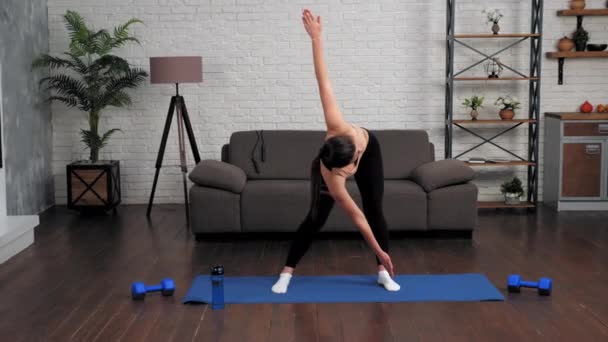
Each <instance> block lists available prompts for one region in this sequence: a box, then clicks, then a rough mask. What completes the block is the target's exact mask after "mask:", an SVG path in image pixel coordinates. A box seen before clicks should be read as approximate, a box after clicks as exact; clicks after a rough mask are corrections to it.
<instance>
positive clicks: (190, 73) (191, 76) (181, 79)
mask: <svg viewBox="0 0 608 342" xmlns="http://www.w3.org/2000/svg"><path fill="white" fill-rule="evenodd" d="M202 81H203V60H202V57H200V56H196V57H191V56H188V57H151V58H150V82H151V83H152V84H175V95H173V96H172V97H171V101H170V103H169V112H168V113H167V118H166V120H165V128H164V130H163V136H162V139H161V142H160V148H159V150H158V156H157V157H156V174H155V175H154V184H153V185H152V192H151V193H150V201H149V202H148V210H147V212H146V216H148V217H149V216H150V212H151V211H152V203H153V202H154V193H155V192H156V185H157V182H158V174H159V173H160V168H161V167H162V164H163V157H164V154H165V147H166V146H167V137H168V136H169V131H170V129H171V123H172V121H173V115H174V113H177V136H178V146H179V160H180V168H181V171H182V179H183V183H184V200H185V204H186V222H189V220H190V209H189V203H188V183H187V180H186V173H187V172H188V167H187V164H186V147H185V141H184V126H185V130H186V134H188V141H189V142H190V148H191V149H192V155H193V156H194V161H195V162H196V163H198V162H200V161H201V157H200V155H199V153H198V148H197V145H196V140H195V139H194V132H193V130H192V124H191V123H190V117H189V116H188V109H187V108H186V102H185V101H184V97H183V96H181V95H180V94H179V84H180V83H201V82H202Z"/></svg>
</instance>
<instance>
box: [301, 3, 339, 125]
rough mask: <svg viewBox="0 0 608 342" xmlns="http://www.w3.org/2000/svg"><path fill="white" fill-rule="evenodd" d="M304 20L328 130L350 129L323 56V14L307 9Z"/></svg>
mask: <svg viewBox="0 0 608 342" xmlns="http://www.w3.org/2000/svg"><path fill="white" fill-rule="evenodd" d="M302 22H303V23H304V28H305V29H306V32H308V35H309V36H310V39H311V41H312V53H313V59H314V64H315V75H316V76H317V83H318V84H319V95H320V96H321V104H322V105H323V113H324V115H325V124H326V125H327V131H328V132H333V133H341V132H344V131H345V130H348V129H349V127H348V124H347V123H346V122H345V121H344V118H343V117H342V113H340V110H339V109H338V104H337V103H336V99H335V97H334V92H333V90H332V88H331V82H330V81H329V76H328V73H327V66H326V65H325V58H324V57H323V42H322V40H321V16H317V18H316V19H315V17H314V15H313V14H312V13H311V12H310V11H309V10H307V9H306V10H304V12H303V13H302Z"/></svg>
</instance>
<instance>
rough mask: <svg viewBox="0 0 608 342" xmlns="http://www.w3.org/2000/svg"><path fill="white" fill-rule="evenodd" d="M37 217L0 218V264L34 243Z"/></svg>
mask: <svg viewBox="0 0 608 342" xmlns="http://www.w3.org/2000/svg"><path fill="white" fill-rule="evenodd" d="M38 223H39V219H38V216H37V215H31V216H5V217H0V264H1V263H3V262H5V261H6V260H8V259H10V258H11V257H13V256H14V255H16V254H17V253H19V252H21V251H22V250H24V249H26V248H27V247H28V246H29V245H31V244H32V243H34V228H35V227H36V226H38Z"/></svg>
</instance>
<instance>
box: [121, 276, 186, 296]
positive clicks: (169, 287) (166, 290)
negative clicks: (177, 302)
mask: <svg viewBox="0 0 608 342" xmlns="http://www.w3.org/2000/svg"><path fill="white" fill-rule="evenodd" d="M157 291H160V293H162V295H163V296H171V295H173V292H175V283H174V282H173V280H172V279H170V278H165V279H163V280H161V282H160V285H150V286H146V285H145V284H144V283H141V282H136V283H133V284H131V296H132V297H133V299H144V297H146V293H148V292H157Z"/></svg>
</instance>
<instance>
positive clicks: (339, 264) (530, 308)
mask: <svg viewBox="0 0 608 342" xmlns="http://www.w3.org/2000/svg"><path fill="white" fill-rule="evenodd" d="M41 222H42V224H41V226H40V227H38V228H37V229H36V242H35V244H34V245H33V246H31V247H30V248H28V249H26V250H25V251H23V252H22V253H20V254H19V255H17V256H16V257H14V258H12V259H11V260H9V261H8V262H6V263H5V264H3V265H0V293H1V297H0V298H1V300H0V340H2V341H45V340H54V341H68V340H77V341H114V340H122V341H141V340H146V341H191V340H195V341H280V342H283V341H435V340H437V341H524V340H534V341H577V342H582V341H608V293H607V289H608V288H607V285H608V273H607V270H608V213H560V214H557V213H554V212H553V211H551V210H549V209H541V210H539V212H538V213H537V214H535V215H525V214H521V212H508V211H488V212H482V213H481V214H480V218H479V224H478V229H477V231H476V232H475V234H474V237H473V240H472V241H462V240H421V239H415V240H414V239H400V240H393V241H392V242H391V243H392V248H391V255H392V258H393V262H394V264H395V268H396V271H397V273H459V272H480V273H483V274H485V275H486V276H487V277H488V278H489V279H490V280H491V281H492V282H493V283H494V284H495V285H496V286H497V287H498V288H499V289H501V291H502V292H503V293H504V294H505V296H506V301H504V302H486V303H390V304H387V303H378V304H374V303H365V304H359V303H353V304H256V305H251V304H245V305H229V306H227V307H226V309H225V310H221V311H212V310H210V308H209V307H208V306H206V305H197V306H186V305H182V304H181V303H180V299H181V298H182V297H183V295H184V294H185V291H186V290H187V288H188V286H189V284H190V281H191V280H192V279H193V277H194V276H195V275H197V274H201V273H207V272H208V270H209V268H210V266H211V265H213V264H215V263H222V264H224V266H225V268H226V270H227V272H228V273H229V274H230V275H275V274H276V273H277V272H278V271H279V269H280V265H281V264H282V262H283V259H284V255H285V253H286V249H287V246H288V241H280V240H279V241H276V240H275V241H268V240H253V241H210V242H202V243H196V242H195V241H194V239H193V238H192V237H191V236H190V235H189V234H187V232H186V230H185V228H184V220H183V212H182V207H181V206H158V207H157V208H156V209H155V210H154V212H153V218H152V219H151V220H150V221H147V220H146V219H145V207H144V206H122V207H121V208H120V210H119V214H118V215H117V216H97V217H83V216H79V215H77V214H74V213H72V212H69V211H67V210H66V209H65V208H54V209H51V210H49V211H48V212H46V213H45V214H43V215H42V216H41ZM374 268H375V267H374V258H373V255H372V254H371V253H370V252H369V251H368V250H367V249H366V247H365V245H364V244H363V242H362V240H357V239H350V240H341V241H337V240H321V241H317V242H316V243H315V244H314V245H313V248H312V249H311V251H310V252H309V254H307V255H306V257H305V258H304V260H303V261H302V263H301V264H300V267H299V269H298V274H302V275H312V274H315V275H328V274H361V273H371V272H374ZM509 273H521V274H522V275H524V276H525V278H537V277H539V276H551V277H553V279H554V293H553V296H551V297H539V296H538V295H536V293H535V292H534V291H532V290H530V291H524V292H522V293H520V294H517V295H510V294H508V293H506V291H505V289H504V283H505V279H506V277H507V275H508V274H509ZM166 276H170V277H173V278H174V279H175V281H176V284H177V286H178V288H177V291H176V294H175V296H174V297H173V298H161V297H158V296H154V295H151V296H149V297H148V298H146V300H145V301H143V302H133V301H132V300H131V299H130V295H129V286H130V283H131V282H132V281H135V280H139V279H142V280H145V281H147V282H152V281H156V280H158V279H160V278H162V277H166ZM402 286H403V290H402V291H407V284H402Z"/></svg>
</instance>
